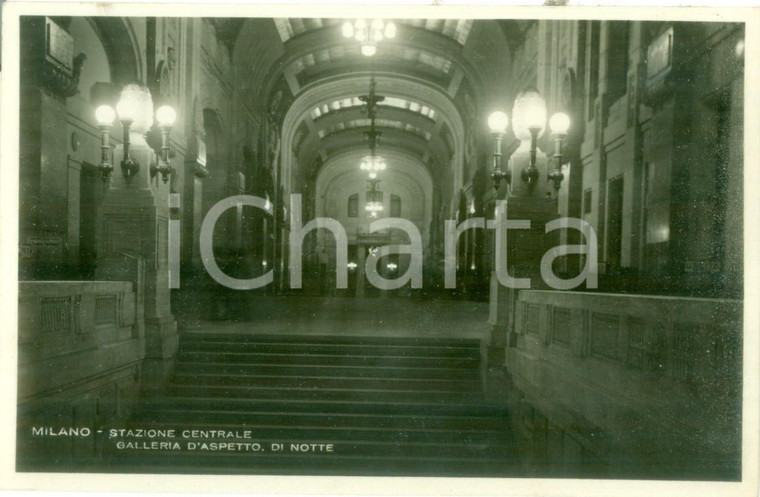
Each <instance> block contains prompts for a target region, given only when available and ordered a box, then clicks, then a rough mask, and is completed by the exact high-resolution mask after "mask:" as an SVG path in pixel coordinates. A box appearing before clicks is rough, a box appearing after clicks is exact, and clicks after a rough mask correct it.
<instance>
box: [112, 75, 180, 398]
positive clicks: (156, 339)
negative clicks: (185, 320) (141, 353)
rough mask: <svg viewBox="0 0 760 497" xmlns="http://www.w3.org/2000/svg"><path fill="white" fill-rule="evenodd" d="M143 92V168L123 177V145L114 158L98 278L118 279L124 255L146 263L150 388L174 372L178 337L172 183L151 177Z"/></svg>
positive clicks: (139, 155) (134, 135)
mask: <svg viewBox="0 0 760 497" xmlns="http://www.w3.org/2000/svg"><path fill="white" fill-rule="evenodd" d="M128 88H129V87H128ZM140 91H141V92H142V93H141V95H142V98H144V101H143V102H141V103H142V104H143V105H144V107H145V109H142V111H141V112H143V113H144V114H145V116H143V117H142V119H143V121H140V120H139V119H136V120H135V122H134V123H133V124H132V127H131V130H130V135H129V139H130V142H131V148H130V156H131V157H132V158H133V159H134V160H136V161H137V162H138V163H139V170H138V171H137V173H136V174H135V175H134V176H133V177H131V178H129V179H126V178H125V177H124V175H123V174H122V171H121V167H120V162H121V159H122V158H123V157H124V147H123V145H122V146H119V147H118V148H117V150H116V153H115V154H114V172H113V173H112V175H111V188H110V190H109V191H108V192H107V193H106V195H105V198H104V199H103V204H102V208H101V212H100V214H99V222H98V232H97V244H98V269H97V277H98V278H102V279H114V278H113V277H112V276H113V275H112V274H110V272H111V270H112V268H113V261H116V260H119V259H120V258H122V257H124V255H123V254H130V255H133V256H138V257H141V258H142V259H144V261H145V342H146V350H145V356H146V361H145V365H144V372H145V373H146V383H147V384H148V387H150V386H151V383H152V382H153V381H155V382H156V385H158V384H160V382H161V381H162V380H163V379H164V378H166V377H167V376H168V374H169V373H170V372H171V366H172V359H173V357H174V355H175V353H176V351H177V347H178V341H179V336H178V335H177V322H176V321H175V319H174V316H173V315H172V313H171V301H170V291H169V267H168V226H169V224H168V223H169V205H168V193H169V183H166V184H165V183H164V182H163V181H162V180H161V176H160V175H157V176H155V177H152V176H151V171H150V166H151V164H153V163H154V162H155V158H156V157H155V152H154V151H153V149H151V148H150V146H149V145H148V144H147V143H146V141H145V139H144V137H143V134H144V133H145V131H146V130H147V129H148V128H149V127H150V125H151V122H152V114H153V110H152V103H151V101H150V94H149V93H148V90H147V89H144V88H142V89H141V90H140ZM149 118H150V119H149Z"/></svg>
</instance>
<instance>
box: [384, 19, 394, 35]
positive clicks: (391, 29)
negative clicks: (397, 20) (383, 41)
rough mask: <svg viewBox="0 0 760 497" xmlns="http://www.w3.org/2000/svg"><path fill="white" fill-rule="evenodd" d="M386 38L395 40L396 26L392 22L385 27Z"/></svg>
mask: <svg viewBox="0 0 760 497" xmlns="http://www.w3.org/2000/svg"><path fill="white" fill-rule="evenodd" d="M385 37H386V38H395V37H396V25H395V24H394V23H392V22H389V23H388V24H386V25H385Z"/></svg>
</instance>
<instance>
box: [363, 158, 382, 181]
mask: <svg viewBox="0 0 760 497" xmlns="http://www.w3.org/2000/svg"><path fill="white" fill-rule="evenodd" d="M360 167H361V170H362V171H367V172H369V179H375V178H377V173H378V172H379V171H385V159H384V158H382V157H380V156H378V155H367V156H366V157H364V158H363V159H362V162H361V165H360Z"/></svg>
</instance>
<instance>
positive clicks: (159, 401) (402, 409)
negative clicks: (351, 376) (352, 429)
mask: <svg viewBox="0 0 760 497" xmlns="http://www.w3.org/2000/svg"><path fill="white" fill-rule="evenodd" d="M141 406H142V407H143V408H145V409H153V410H161V409H187V410H200V411H204V410H214V409H223V410H226V411H252V410H256V411H259V412H271V411H276V412H280V411H285V412H291V413H294V412H306V413H321V414H330V413H357V414H405V413H415V414H417V413H419V414H423V415H441V416H457V415H463V416H473V417H474V416H506V414H507V411H506V409H505V408H504V407H498V406H491V405H487V404H482V403H456V404H431V403H423V402H419V401H415V400H411V401H406V402H400V401H388V402H384V403H381V404H378V403H370V402H357V401H350V400H348V401H328V400H324V399H316V400H308V399H304V400H294V399H262V398H229V399H226V400H225V401H224V402H223V403H222V402H219V399H218V398H214V397H210V398H203V397H195V396H186V397H171V398H150V399H145V400H144V401H143V402H142V403H141Z"/></svg>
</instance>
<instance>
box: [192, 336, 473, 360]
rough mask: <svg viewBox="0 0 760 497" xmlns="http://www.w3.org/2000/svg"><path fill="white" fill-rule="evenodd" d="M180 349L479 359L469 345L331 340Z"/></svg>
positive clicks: (202, 343) (217, 344)
mask: <svg viewBox="0 0 760 497" xmlns="http://www.w3.org/2000/svg"><path fill="white" fill-rule="evenodd" d="M180 350H181V351H182V352H203V351H212V352H238V353H242V352H248V353H260V354H308V355H346V356H358V355H361V356H366V357H386V356H391V357H444V358H449V357H451V358H456V357H463V358H472V359H476V360H478V359H480V348H479V347H471V346H429V345H403V346H402V345H388V346H383V345H381V344H371V345H360V344H331V343H277V342H264V343H256V342H253V343H251V342H244V341H206V340H203V341H190V342H182V344H181V347H180Z"/></svg>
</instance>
